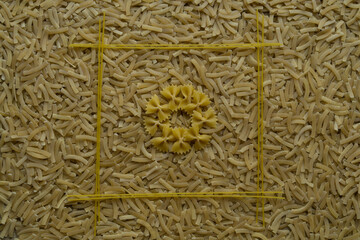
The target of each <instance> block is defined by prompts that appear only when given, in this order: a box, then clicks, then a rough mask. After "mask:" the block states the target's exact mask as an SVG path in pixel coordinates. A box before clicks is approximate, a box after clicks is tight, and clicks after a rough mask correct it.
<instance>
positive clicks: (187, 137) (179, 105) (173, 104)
mask: <svg viewBox="0 0 360 240" xmlns="http://www.w3.org/2000/svg"><path fill="white" fill-rule="evenodd" d="M160 93H161V95H162V96H163V97H164V98H165V99H166V100H168V103H166V104H160V101H161V100H160V99H159V97H158V96H157V95H154V96H153V97H152V98H151V99H150V100H149V102H148V103H147V107H146V113H147V114H156V113H158V120H157V119H156V118H154V117H148V116H145V117H144V124H145V128H146V131H147V132H148V133H149V134H150V135H152V136H153V135H155V133H156V132H157V130H158V129H161V131H162V136H160V137H154V138H152V139H151V143H152V145H154V147H155V148H157V149H158V150H159V151H162V152H168V151H171V152H173V153H178V154H184V153H187V152H188V151H190V150H191V145H192V144H194V146H195V149H196V150H201V149H203V148H204V147H205V146H206V144H208V143H209V141H210V139H211V136H210V135H207V134H199V131H200V129H201V128H202V127H203V126H207V127H209V128H216V122H217V119H216V116H215V111H214V110H213V109H212V108H211V107H210V108H209V109H208V110H207V111H206V112H205V113H204V114H203V115H202V112H201V108H203V107H207V106H208V105H209V104H210V100H209V98H208V97H207V96H206V95H205V94H204V93H202V92H199V91H197V90H195V89H194V88H193V86H192V85H185V86H175V85H171V86H168V87H166V88H165V89H163V90H162V91H161V92H160ZM164 109H166V112H167V111H168V110H170V112H169V114H170V113H171V112H174V111H175V112H176V111H178V110H183V111H185V112H186V113H187V114H189V115H192V117H191V127H190V128H181V127H180V128H179V127H178V128H173V127H171V126H170V123H169V121H168V119H167V118H168V115H169V114H165V110H164ZM199 111H200V112H199ZM171 142H173V143H171Z"/></svg>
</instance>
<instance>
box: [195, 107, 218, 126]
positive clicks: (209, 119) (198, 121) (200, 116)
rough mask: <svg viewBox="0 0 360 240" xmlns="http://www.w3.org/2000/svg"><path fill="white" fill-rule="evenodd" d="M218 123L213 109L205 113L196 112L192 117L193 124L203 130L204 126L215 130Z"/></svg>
mask: <svg viewBox="0 0 360 240" xmlns="http://www.w3.org/2000/svg"><path fill="white" fill-rule="evenodd" d="M216 122H217V119H216V115H215V111H214V109H212V108H209V109H208V110H207V111H206V112H205V113H203V112H202V111H194V113H193V115H192V124H193V125H198V127H199V128H201V127H202V126H203V125H206V126H208V127H211V128H215V127H216Z"/></svg>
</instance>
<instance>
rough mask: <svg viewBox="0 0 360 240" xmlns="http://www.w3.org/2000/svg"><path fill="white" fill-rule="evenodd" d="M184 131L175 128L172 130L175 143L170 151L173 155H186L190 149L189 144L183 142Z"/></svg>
mask: <svg viewBox="0 0 360 240" xmlns="http://www.w3.org/2000/svg"><path fill="white" fill-rule="evenodd" d="M186 131H187V130H186V129H184V128H175V129H173V130H172V132H173V135H174V139H175V143H174V144H173V145H172V148H171V151H172V152H174V153H180V154H183V153H186V152H188V151H189V150H190V149H191V146H190V144H189V143H188V142H187V141H186V140H185V133H186Z"/></svg>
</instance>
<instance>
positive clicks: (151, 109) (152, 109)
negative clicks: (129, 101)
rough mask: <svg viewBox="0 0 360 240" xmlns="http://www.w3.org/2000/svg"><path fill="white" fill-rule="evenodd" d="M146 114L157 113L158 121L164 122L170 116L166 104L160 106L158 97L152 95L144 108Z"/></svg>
mask: <svg viewBox="0 0 360 240" xmlns="http://www.w3.org/2000/svg"><path fill="white" fill-rule="evenodd" d="M146 113H147V114H150V113H157V114H158V117H159V119H160V121H164V120H165V119H167V118H168V117H169V115H170V111H169V107H168V105H167V104H165V105H162V104H160V99H159V97H158V95H154V96H153V97H152V99H151V100H150V101H149V102H148V104H147V106H146Z"/></svg>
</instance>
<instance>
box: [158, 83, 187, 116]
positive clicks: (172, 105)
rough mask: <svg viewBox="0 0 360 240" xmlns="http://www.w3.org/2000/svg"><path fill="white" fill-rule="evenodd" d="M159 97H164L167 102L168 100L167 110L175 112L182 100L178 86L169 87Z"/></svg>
mask: <svg viewBox="0 0 360 240" xmlns="http://www.w3.org/2000/svg"><path fill="white" fill-rule="evenodd" d="M160 93H161V95H162V96H164V98H166V99H167V100H169V109H170V110H171V111H175V110H176V109H177V107H178V105H179V103H180V101H181V100H182V98H181V97H180V96H178V95H179V93H180V88H179V87H178V86H169V87H167V88H165V89H164V90H162V91H161V92H160Z"/></svg>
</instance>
